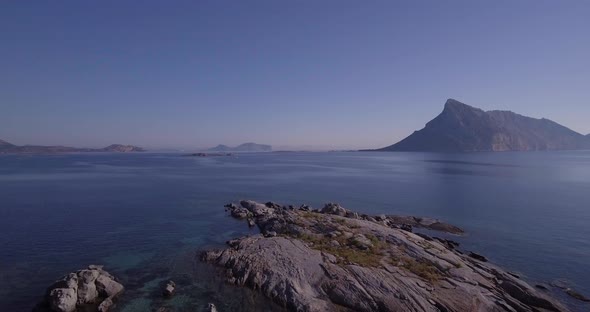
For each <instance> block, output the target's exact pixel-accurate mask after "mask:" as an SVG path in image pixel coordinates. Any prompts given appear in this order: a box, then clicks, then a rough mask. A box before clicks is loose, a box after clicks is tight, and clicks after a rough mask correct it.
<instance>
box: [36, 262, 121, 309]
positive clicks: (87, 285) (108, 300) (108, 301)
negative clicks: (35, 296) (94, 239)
mask: <svg viewBox="0 0 590 312" xmlns="http://www.w3.org/2000/svg"><path fill="white" fill-rule="evenodd" d="M123 290H124V287H123V285H121V284H120V283H119V282H117V280H116V279H115V277H113V276H112V275H111V274H109V273H108V272H107V271H105V270H103V267H102V266H97V265H90V266H88V268H86V269H83V270H79V271H77V272H75V273H70V274H68V275H66V276H64V277H62V278H61V279H59V280H57V281H56V282H55V283H53V285H51V286H50V287H49V288H48V289H47V292H46V294H45V298H44V299H43V301H42V302H41V303H39V304H38V305H37V307H36V308H35V309H34V311H54V312H73V311H82V310H83V311H93V310H94V311H99V312H106V311H108V310H109V309H110V308H111V306H112V305H113V299H115V298H116V297H117V296H118V295H119V294H121V293H122V292H123Z"/></svg>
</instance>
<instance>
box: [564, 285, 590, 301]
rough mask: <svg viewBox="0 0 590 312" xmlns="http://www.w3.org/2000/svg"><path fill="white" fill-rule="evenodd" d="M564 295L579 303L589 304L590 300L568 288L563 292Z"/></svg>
mask: <svg viewBox="0 0 590 312" xmlns="http://www.w3.org/2000/svg"><path fill="white" fill-rule="evenodd" d="M565 293H566V294H568V295H569V296H570V297H572V298H574V299H577V300H580V301H584V302H590V299H589V298H588V297H586V296H584V295H582V294H580V293H579V292H577V291H575V290H573V289H571V288H568V289H566V290H565Z"/></svg>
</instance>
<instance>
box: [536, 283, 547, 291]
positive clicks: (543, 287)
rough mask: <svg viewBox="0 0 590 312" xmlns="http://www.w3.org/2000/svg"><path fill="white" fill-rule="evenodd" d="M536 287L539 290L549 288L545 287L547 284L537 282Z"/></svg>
mask: <svg viewBox="0 0 590 312" xmlns="http://www.w3.org/2000/svg"><path fill="white" fill-rule="evenodd" d="M535 287H536V288H539V289H541V290H548V289H549V288H547V286H545V285H543V284H537V285H535Z"/></svg>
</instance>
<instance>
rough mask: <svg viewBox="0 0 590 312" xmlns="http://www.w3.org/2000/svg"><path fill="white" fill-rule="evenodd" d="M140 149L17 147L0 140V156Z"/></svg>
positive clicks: (123, 147)
mask: <svg viewBox="0 0 590 312" xmlns="http://www.w3.org/2000/svg"><path fill="white" fill-rule="evenodd" d="M143 151H144V150H143V149H142V148H141V147H137V146H133V145H121V144H113V145H109V146H107V147H105V148H98V149H95V148H76V147H68V146H39V145H22V146H17V145H14V144H10V143H8V142H6V141H3V140H0V154H53V153H80V152H143Z"/></svg>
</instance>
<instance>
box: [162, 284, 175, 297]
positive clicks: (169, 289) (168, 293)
mask: <svg viewBox="0 0 590 312" xmlns="http://www.w3.org/2000/svg"><path fill="white" fill-rule="evenodd" d="M175 292H176V283H174V282H173V281H168V283H167V284H166V287H164V297H172V296H174V293H175Z"/></svg>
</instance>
